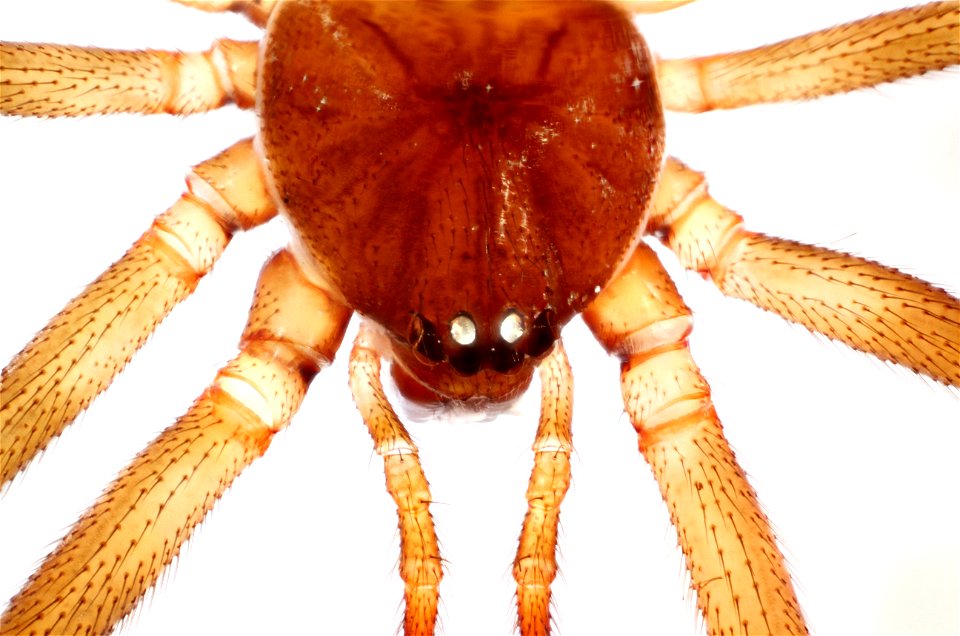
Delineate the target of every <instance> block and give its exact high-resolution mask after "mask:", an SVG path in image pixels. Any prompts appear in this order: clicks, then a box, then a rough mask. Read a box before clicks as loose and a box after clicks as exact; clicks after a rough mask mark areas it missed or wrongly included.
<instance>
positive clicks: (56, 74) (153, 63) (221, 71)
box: [0, 39, 259, 117]
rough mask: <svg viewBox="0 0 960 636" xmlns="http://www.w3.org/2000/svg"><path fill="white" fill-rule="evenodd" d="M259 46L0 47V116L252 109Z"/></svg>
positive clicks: (225, 43) (235, 43)
mask: <svg viewBox="0 0 960 636" xmlns="http://www.w3.org/2000/svg"><path fill="white" fill-rule="evenodd" d="M258 54H259V43H258V42H238V41H235V40H226V39H224V40H217V41H216V42H215V43H214V45H213V47H211V48H210V50H208V51H204V52H202V53H184V52H180V51H121V50H113V49H98V48H91V47H81V46H68V45H61V44H25V43H17V42H0V114H3V115H23V116H35V117H77V116H84V115H103V114H107V113H172V114H179V115H188V114H190V113H199V112H203V111H208V110H212V109H215V108H219V107H221V106H223V105H225V104H228V103H234V104H237V105H238V106H240V107H241V108H253V105H254V102H255V101H256V83H257V82H256V76H257V56H258Z"/></svg>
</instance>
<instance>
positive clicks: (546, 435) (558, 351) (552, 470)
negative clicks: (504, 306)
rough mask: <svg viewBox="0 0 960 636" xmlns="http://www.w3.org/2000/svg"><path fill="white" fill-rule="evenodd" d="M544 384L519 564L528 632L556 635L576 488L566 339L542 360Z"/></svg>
mask: <svg viewBox="0 0 960 636" xmlns="http://www.w3.org/2000/svg"><path fill="white" fill-rule="evenodd" d="M540 385H541V405H540V423H539V425H538V426H537V437H536V440H535V441H534V443H533V453H534V466H533V472H532V473H531V475H530V484H529V485H528V486H527V514H526V517H524V520H523V530H522V531H521V532H520V542H519V545H518V547H517V556H516V559H515V560H514V562H513V578H514V580H516V582H517V623H518V625H519V627H520V633H521V634H522V636H545V635H546V634H549V633H550V594H551V592H550V586H551V585H552V583H553V580H554V578H556V576H557V559H556V551H557V528H558V526H559V523H560V504H561V502H562V501H563V498H564V497H565V496H566V494H567V490H568V489H569V488H570V453H571V452H572V451H573V440H572V431H571V427H570V425H571V420H572V417H573V376H572V374H571V371H570V363H569V362H568V361H567V356H566V353H565V352H564V350H563V346H562V343H560V342H557V344H556V345H555V347H554V350H553V352H552V353H551V354H550V355H549V356H548V357H547V358H546V359H545V360H544V361H543V362H542V363H541V364H540Z"/></svg>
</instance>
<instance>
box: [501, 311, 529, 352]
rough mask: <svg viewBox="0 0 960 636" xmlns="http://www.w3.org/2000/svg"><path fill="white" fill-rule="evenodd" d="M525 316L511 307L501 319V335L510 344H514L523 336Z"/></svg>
mask: <svg viewBox="0 0 960 636" xmlns="http://www.w3.org/2000/svg"><path fill="white" fill-rule="evenodd" d="M523 331H524V330H523V316H521V315H520V312H518V311H517V310H516V309H511V310H509V311H508V312H507V315H506V316H504V317H503V320H502V321H500V337H501V338H503V340H504V341H505V342H507V343H508V344H514V343H515V342H516V341H517V340H519V339H520V338H521V337H522V336H523Z"/></svg>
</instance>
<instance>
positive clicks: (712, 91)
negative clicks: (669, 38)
mask: <svg viewBox="0 0 960 636" xmlns="http://www.w3.org/2000/svg"><path fill="white" fill-rule="evenodd" d="M958 63H960V8H958V6H957V3H956V2H934V3H930V4H926V5H922V6H919V7H911V8H907V9H900V10H898V11H891V12H889V13H884V14H881V15H878V16H873V17H870V18H865V19H863V20H858V21H857V22H851V23H849V24H843V25H840V26H836V27H833V28H830V29H826V30H823V31H817V32H815V33H810V34H807V35H803V36H800V37H797V38H793V39H790V40H785V41H783V42H778V43H776V44H769V45H767V46H762V47H759V48H756V49H751V50H749V51H741V52H738V53H725V54H720V55H711V56H708V57H700V58H692V59H684V60H662V61H661V62H660V63H659V65H658V69H657V74H658V77H659V80H660V91H661V94H662V96H663V104H664V107H665V108H668V109H670V110H679V111H691V112H703V111H707V110H712V109H716V108H739V107H741V106H747V105H750V104H757V103H762V102H780V101H789V100H797V99H810V98H814V97H820V96H823V95H831V94H833V93H842V92H846V91H852V90H855V89H858V88H865V87H868V86H874V85H876V84H880V83H883V82H890V81H893V80H896V79H900V78H904V77H910V76H913V75H919V74H921V73H925V72H927V71H932V70H938V69H942V68H946V67H947V66H951V65H954V64H958Z"/></svg>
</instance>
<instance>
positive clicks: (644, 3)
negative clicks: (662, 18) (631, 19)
mask: <svg viewBox="0 0 960 636" xmlns="http://www.w3.org/2000/svg"><path fill="white" fill-rule="evenodd" d="M693 1H694V0H618V3H619V4H620V5H621V6H622V7H623V8H624V9H626V10H627V11H629V12H631V13H660V12H662V11H671V10H673V9H676V8H677V7H682V6H683V5H685V4H690V3H691V2H693Z"/></svg>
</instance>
